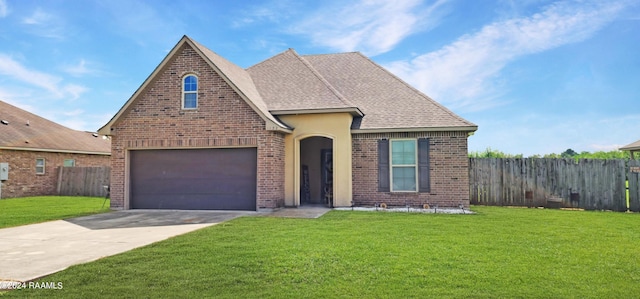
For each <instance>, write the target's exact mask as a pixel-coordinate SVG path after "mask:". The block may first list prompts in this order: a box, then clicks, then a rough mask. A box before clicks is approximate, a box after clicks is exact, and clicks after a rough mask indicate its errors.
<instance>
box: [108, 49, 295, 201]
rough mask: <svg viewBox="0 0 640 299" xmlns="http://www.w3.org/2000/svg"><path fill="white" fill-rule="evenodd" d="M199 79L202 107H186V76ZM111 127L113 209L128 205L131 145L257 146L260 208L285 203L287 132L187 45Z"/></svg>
mask: <svg viewBox="0 0 640 299" xmlns="http://www.w3.org/2000/svg"><path fill="white" fill-rule="evenodd" d="M186 74H195V75H196V76H197V77H198V109H196V110H183V109H181V106H182V102H181V96H182V91H181V89H182V78H183V77H184V76H185V75H186ZM153 80H154V81H153V82H151V83H150V84H149V85H148V86H147V88H145V89H144V90H142V91H141V93H140V97H139V98H138V99H137V100H136V102H135V103H133V104H132V105H131V106H130V107H129V111H128V112H127V113H125V114H124V115H123V116H122V117H121V118H120V119H119V120H118V122H117V123H116V124H115V125H114V126H113V129H114V130H113V132H112V133H113V134H114V136H113V138H112V143H111V144H112V158H111V168H112V171H111V207H112V208H116V209H120V208H124V207H125V206H126V205H125V202H124V200H125V194H124V193H125V172H126V169H125V167H126V166H125V157H126V153H127V150H129V149H145V148H153V149H158V148H215V147H237V146H250V147H257V149H258V174H257V177H258V179H257V180H258V182H257V207H258V208H275V207H278V206H282V205H283V204H284V135H283V133H280V132H273V131H266V130H265V122H264V120H263V119H262V118H260V116H259V115H258V114H257V113H256V112H255V111H253V109H252V108H251V107H250V106H249V105H248V104H247V103H246V102H244V100H243V99H242V98H241V97H240V96H239V95H238V94H237V93H236V92H235V91H234V90H233V89H232V88H231V86H229V85H227V84H226V82H225V81H224V80H223V79H222V78H221V77H220V76H219V75H218V74H217V73H216V72H215V71H214V70H213V69H212V68H211V67H210V66H209V65H208V64H207V63H206V61H204V60H203V59H202V57H200V56H199V55H198V54H197V53H196V52H195V51H194V50H193V49H192V48H190V47H189V46H188V45H184V46H182V48H181V49H179V51H178V53H177V54H176V55H175V56H174V57H173V58H172V59H171V60H170V61H168V62H167V64H166V65H165V67H164V68H163V69H161V70H160V72H159V73H158V75H157V76H156V77H155V78H154V79H153Z"/></svg>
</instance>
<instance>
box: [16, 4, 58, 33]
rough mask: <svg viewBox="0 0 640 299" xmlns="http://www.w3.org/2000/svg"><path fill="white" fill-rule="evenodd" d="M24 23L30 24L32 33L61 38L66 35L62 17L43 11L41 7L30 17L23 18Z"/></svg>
mask: <svg viewBox="0 0 640 299" xmlns="http://www.w3.org/2000/svg"><path fill="white" fill-rule="evenodd" d="M22 24H24V25H26V26H29V32H30V33H31V34H34V35H37V36H41V37H46V38H56V39H60V38H63V37H64V34H63V32H64V27H63V26H62V21H61V19H60V18H59V17H58V16H56V15H54V14H51V13H48V12H45V11H43V10H42V9H41V8H39V7H38V8H36V10H35V11H34V12H33V14H31V15H30V16H28V17H25V18H23V19H22Z"/></svg>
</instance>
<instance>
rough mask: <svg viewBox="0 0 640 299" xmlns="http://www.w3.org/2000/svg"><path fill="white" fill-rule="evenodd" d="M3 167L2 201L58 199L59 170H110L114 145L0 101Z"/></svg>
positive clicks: (0, 160) (0, 136)
mask: <svg viewBox="0 0 640 299" xmlns="http://www.w3.org/2000/svg"><path fill="white" fill-rule="evenodd" d="M0 121H1V123H0V163H7V164H6V165H8V180H6V181H3V182H2V186H1V188H2V189H1V190H0V192H2V193H1V194H0V196H1V197H2V198H13V197H24V196H39V195H55V194H56V192H57V185H58V171H57V169H58V167H62V166H109V162H110V155H111V143H110V141H109V140H108V139H106V138H102V137H101V136H98V135H97V134H95V133H91V132H82V131H76V130H72V129H69V128H67V127H64V126H62V125H59V124H57V123H55V122H52V121H50V120H47V119H44V118H42V117H40V116H37V115H35V114H32V113H29V112H27V111H24V110H22V109H20V108H17V107H15V106H12V105H10V104H7V103H5V102H3V101H0Z"/></svg>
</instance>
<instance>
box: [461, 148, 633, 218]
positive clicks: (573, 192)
mask: <svg viewBox="0 0 640 299" xmlns="http://www.w3.org/2000/svg"><path fill="white" fill-rule="evenodd" d="M639 175H640V161H637V160H631V161H629V160H622V159H619V160H579V161H578V162H576V161H575V160H573V159H546V158H545V159H538V158H521V159H520V158H471V159H470V161H469V183H470V193H471V194H470V199H471V203H472V204H478V205H500V206H528V207H538V206H546V207H573V208H582V209H586V210H613V211H626V210H627V187H626V184H627V180H628V185H629V190H628V191H629V209H630V210H631V211H636V212H638V211H640V178H639Z"/></svg>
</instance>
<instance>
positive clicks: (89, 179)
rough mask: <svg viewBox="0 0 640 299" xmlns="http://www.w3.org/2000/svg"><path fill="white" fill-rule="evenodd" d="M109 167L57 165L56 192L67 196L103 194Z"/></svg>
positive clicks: (108, 175) (109, 175) (107, 179)
mask: <svg viewBox="0 0 640 299" xmlns="http://www.w3.org/2000/svg"><path fill="white" fill-rule="evenodd" d="M110 177H111V168H110V167H106V166H103V167H59V168H58V194H59V195H67V196H105V195H106V190H105V188H104V186H108V185H109V179H110Z"/></svg>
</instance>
